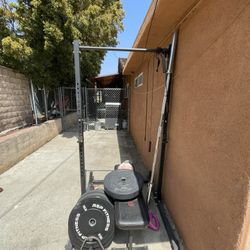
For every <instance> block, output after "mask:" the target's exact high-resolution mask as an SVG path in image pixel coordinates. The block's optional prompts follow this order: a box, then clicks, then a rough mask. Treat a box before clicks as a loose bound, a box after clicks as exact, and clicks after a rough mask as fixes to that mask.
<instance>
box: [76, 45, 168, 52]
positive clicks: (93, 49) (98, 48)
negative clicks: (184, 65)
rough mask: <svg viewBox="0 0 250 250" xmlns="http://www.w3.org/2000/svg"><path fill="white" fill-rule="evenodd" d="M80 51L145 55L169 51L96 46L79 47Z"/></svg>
mask: <svg viewBox="0 0 250 250" xmlns="http://www.w3.org/2000/svg"><path fill="white" fill-rule="evenodd" d="M79 49H80V50H86V51H122V52H143V53H145V52H146V53H147V52H148V53H162V52H164V51H167V49H163V48H155V49H151V48H116V47H95V46H82V45H79Z"/></svg>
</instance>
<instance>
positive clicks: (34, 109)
mask: <svg viewBox="0 0 250 250" xmlns="http://www.w3.org/2000/svg"><path fill="white" fill-rule="evenodd" d="M30 88H31V97H32V103H33V105H32V106H33V112H34V116H35V123H36V125H38V119H37V110H36V102H35V96H34V86H33V83H32V80H30Z"/></svg>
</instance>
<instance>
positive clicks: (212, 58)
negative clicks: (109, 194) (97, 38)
mask: <svg viewBox="0 0 250 250" xmlns="http://www.w3.org/2000/svg"><path fill="white" fill-rule="evenodd" d="M159 20H160V19H159ZM160 21H161V22H164V16H162V19H161V20H160ZM249 24H250V2H249V1H247V0H230V1H226V0H210V1H203V2H201V3H200V5H199V7H198V8H197V9H196V11H195V12H194V13H192V15H190V16H189V18H187V19H186V20H185V22H183V23H182V24H181V26H180V32H179V43H178V52H177V61H176V71H175V76H174V85H173V91H172V101H171V108H170V114H171V115H170V121H169V144H168V147H167V150H166V164H165V171H164V184H163V195H164V200H165V203H166V205H167V207H168V209H169V211H170V213H171V215H172V217H173V219H174V221H175V223H176V225H177V228H178V230H179V232H180V235H181V237H182V238H183V240H184V243H185V246H186V248H187V249H191V250H196V249H197V250H203V249H204V250H210V249H219V250H220V249H223V250H224V249H226V250H227V249H229V250H231V249H247V243H246V242H247V237H248V236H249V220H250V219H249V217H250V215H249V211H250V210H249V209H247V207H248V206H249V203H248V192H249V176H250V167H249V165H250V129H249V128H250V68H249V65H250V45H249V44H250V43H249V41H250V29H249ZM166 38H167V37H166ZM160 40H162V38H161V39H160ZM163 40H164V39H163ZM165 42H166V41H165ZM159 45H161V44H159ZM138 60H139V59H138ZM140 61H141V63H139V64H138V63H137V65H136V66H137V67H138V68H139V70H135V72H134V74H132V76H131V79H130V82H131V83H132V84H131V110H130V131H131V134H132V136H133V138H134V140H135V143H136V145H137V148H138V150H139V152H140V153H141V155H142V157H143V159H144V161H145V163H146V165H147V166H148V167H150V166H151V163H152V157H153V151H154V143H155V136H156V133H157V127H158V123H159V122H158V121H159V113H160V105H161V100H162V94H163V88H162V85H163V75H162V74H161V73H156V72H155V68H156V66H155V65H156V60H155V57H153V56H151V57H150V60H148V57H147V56H145V57H144V58H143V59H140ZM148 63H149V64H150V65H149V66H148ZM153 64H154V67H152V66H153ZM138 65H141V66H138ZM128 68H130V67H128ZM159 70H161V67H160V68H159ZM140 72H144V84H143V86H141V87H139V88H134V86H133V79H134V77H136V76H137V75H138V74H139V73H140ZM146 110H147V112H146ZM145 126H146V129H145ZM145 131H146V132H145ZM149 141H152V148H151V152H148V144H149Z"/></svg>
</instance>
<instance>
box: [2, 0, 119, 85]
mask: <svg viewBox="0 0 250 250" xmlns="http://www.w3.org/2000/svg"><path fill="white" fill-rule="evenodd" d="M122 18H123V10H122V5H121V3H120V1H119V0H60V1H58V0H18V1H17V2H16V3H8V2H7V0H0V64H2V65H5V66H7V67H11V68H14V69H17V70H19V71H21V72H23V73H25V74H26V75H27V76H29V77H30V78H32V80H33V82H34V83H35V84H37V85H43V84H45V85H47V86H49V87H55V86H59V85H72V84H73V83H74V71H73V70H74V69H73V51H72V42H73V40H75V39H79V40H80V41H81V44H84V45H93V46H94V45H95V46H115V45H116V44H117V34H118V32H119V31H121V30H122V29H123V26H122ZM104 55H105V54H104V53H103V52H91V53H90V52H82V53H81V60H82V69H81V73H82V79H85V78H86V77H89V76H95V75H96V74H98V73H99V71H100V65H101V63H102V60H103V58H104Z"/></svg>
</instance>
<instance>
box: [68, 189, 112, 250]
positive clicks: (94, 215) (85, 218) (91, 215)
mask: <svg viewBox="0 0 250 250" xmlns="http://www.w3.org/2000/svg"><path fill="white" fill-rule="evenodd" d="M87 196H89V195H87ZM98 196H100V193H99V194H98ZM101 196H102V195H101ZM91 198H93V197H91ZM86 199H89V198H88V197H86V198H85V199H83V201H82V199H81V202H80V203H81V204H84V205H85V206H86V202H85V201H86ZM104 200H107V198H104ZM94 202H96V200H95V201H94ZM97 204H98V205H99V206H102V202H101V200H100V197H99V200H98V202H97ZM92 205H93V204H92ZM106 205H107V204H106ZM86 207H87V206H86ZM87 208H88V207H87ZM85 209H86V208H85ZM103 217H104V216H103V214H101V211H100V210H99V211H98V210H97V211H95V210H94V209H93V208H90V209H88V210H87V211H86V212H84V213H82V220H79V222H78V224H77V225H82V226H83V229H82V228H80V227H79V228H78V229H79V231H80V232H81V233H83V235H86V236H91V235H94V236H98V235H99V234H98V233H97V232H96V233H95V230H94V231H93V228H92V227H91V226H90V225H89V224H88V222H89V220H90V219H94V220H96V222H95V223H98V224H99V226H100V225H102V226H103V225H104V223H105V222H103ZM104 220H105V219H104ZM86 223H87V226H86ZM84 225H85V226H84ZM96 226H98V225H96ZM96 226H95V227H94V228H96ZM90 228H91V229H90ZM99 229H100V228H99ZM100 230H101V232H102V233H100V235H101V237H100V235H99V238H101V239H102V240H101V241H102V244H103V245H104V247H107V246H108V245H110V243H111V242H112V240H113V235H114V227H112V226H111V227H110V230H108V234H107V233H106V234H105V232H104V231H103V228H102V229H100ZM82 231H83V232H82ZM74 233H77V232H76V230H75V232H74ZM110 235H111V236H112V237H110ZM108 236H109V237H108ZM78 238H79V235H78ZM78 240H79V239H78ZM71 241H72V242H74V241H73V239H71ZM78 243H80V245H81V244H82V240H81V239H80V242H79V241H78ZM73 244H74V246H75V248H76V249H77V247H78V244H77V242H74V243H73ZM90 246H91V247H93V248H94V249H100V248H99V245H98V244H97V243H96V242H95V241H94V242H92V243H90V242H89V243H88V244H86V245H85V247H84V248H86V249H89V247H90Z"/></svg>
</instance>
